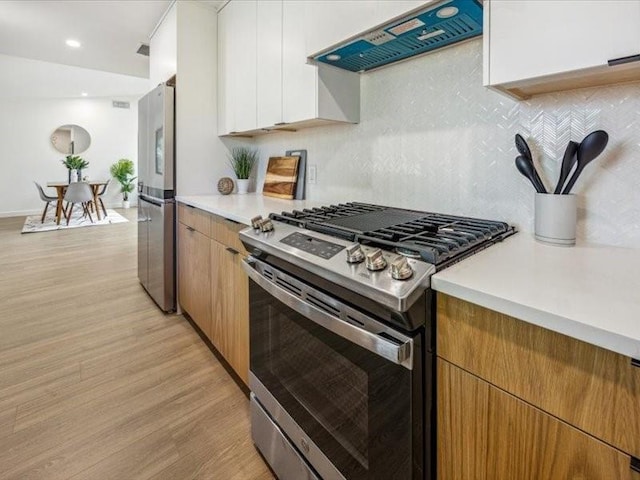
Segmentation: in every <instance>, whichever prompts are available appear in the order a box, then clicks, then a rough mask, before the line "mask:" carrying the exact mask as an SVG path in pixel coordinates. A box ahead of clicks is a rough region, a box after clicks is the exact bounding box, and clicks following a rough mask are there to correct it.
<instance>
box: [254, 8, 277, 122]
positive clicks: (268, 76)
mask: <svg viewBox="0 0 640 480" xmlns="http://www.w3.org/2000/svg"><path fill="white" fill-rule="evenodd" d="M257 17H258V25H257V41H258V46H257V55H258V58H257V107H258V111H257V118H258V122H257V124H258V127H259V128H260V127H268V126H271V125H276V124H278V123H281V122H282V0H260V1H259V2H258V10H257Z"/></svg>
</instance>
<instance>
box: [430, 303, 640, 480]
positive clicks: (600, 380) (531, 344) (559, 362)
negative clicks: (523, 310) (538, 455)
mask: <svg viewBox="0 0 640 480" xmlns="http://www.w3.org/2000/svg"><path fill="white" fill-rule="evenodd" d="M437 318H438V320H437V322H438V325H437V352H438V356H440V357H442V358H444V359H446V360H448V361H449V362H451V363H453V364H455V365H458V366H460V367H461V368H463V369H465V370H467V371H469V372H471V373H473V374H475V375H477V376H478V377H480V378H482V379H485V380H486V381H488V382H489V383H491V384H493V385H496V386H497V387H499V388H501V389H503V390H505V391H507V392H509V393H512V394H514V395H515V396H517V397H519V398H521V399H523V400H525V401H526V402H528V403H531V404H532V405H535V406H536V407H539V408H540V409H542V410H544V411H546V412H548V413H550V414H552V415H554V416H556V417H558V418H560V419H562V420H564V421H566V422H567V423H569V424H571V425H575V426H576V427H578V428H580V429H582V430H584V431H585V432H588V433H590V434H592V435H594V436H595V437H597V438H600V439H602V440H603V441H605V442H607V443H609V444H611V445H613V446H615V447H617V448H619V449H621V450H622V451H624V452H627V453H629V454H631V455H633V456H635V457H640V368H638V367H634V366H632V365H631V359H630V358H628V357H625V356H623V355H619V354H617V353H614V352H611V351H609V350H605V349H602V348H599V347H596V346H593V345H590V344H587V343H585V342H582V341H579V340H575V339H572V338H570V337H567V336H565V335H561V334H558V333H555V332H551V331H549V330H546V329H543V328H541V327H538V326H535V325H531V324H529V323H526V322H523V321H520V320H517V319H515V318H512V317H509V316H507V315H502V314H500V313H497V312H494V311H491V310H488V309H486V308H483V307H480V306H477V305H474V304H471V303H468V302H465V301H463V300H459V299H456V298H453V297H449V296H447V295H442V294H438V317H437ZM558 478H561V477H558ZM610 478H616V477H610Z"/></svg>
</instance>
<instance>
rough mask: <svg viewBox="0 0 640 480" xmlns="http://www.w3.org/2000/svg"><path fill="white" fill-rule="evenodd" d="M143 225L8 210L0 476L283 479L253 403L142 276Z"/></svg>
mask: <svg viewBox="0 0 640 480" xmlns="http://www.w3.org/2000/svg"><path fill="white" fill-rule="evenodd" d="M121 213H124V214H125V215H126V216H127V217H128V218H129V219H130V220H131V222H129V223H125V224H116V225H108V226H100V227H91V228H80V229H73V230H64V231H57V232H46V233H30V234H25V235H21V234H20V230H21V228H22V223H23V221H24V219H23V218H9V219H6V218H5V219H0V307H1V308H0V479H20V480H24V479H69V478H72V479H74V480H79V479H89V480H93V479H109V480H111V479H114V480H128V479H134V478H135V479H171V480H182V479H194V478H198V479H216V480H217V479H221V480H222V479H224V480H229V479H233V480H244V479H247V480H254V479H256V480H258V479H272V478H273V477H272V475H271V473H270V472H269V470H268V469H267V467H266V466H265V464H264V462H263V460H262V459H261V457H260V456H259V455H258V453H257V451H256V450H255V448H254V446H253V444H252V442H251V438H250V433H249V411H248V400H247V398H246V396H245V395H244V393H243V392H242V391H241V390H240V388H239V387H238V386H237V385H236V384H235V383H234V381H233V380H232V379H231V377H230V376H229V375H228V374H227V372H226V371H225V369H224V368H223V366H222V365H221V364H220V363H219V361H218V360H217V359H216V358H215V357H214V355H213V354H212V353H211V351H210V350H209V349H208V348H207V346H206V345H205V344H204V343H203V342H202V340H201V339H200V337H199V336H198V335H197V334H196V332H195V331H194V330H193V328H192V327H191V325H190V324H189V323H188V322H187V320H185V318H184V317H182V316H179V315H164V314H162V312H160V310H159V309H158V308H157V307H156V306H155V304H154V303H153V302H152V301H151V300H150V299H149V298H148V296H147V295H146V294H145V293H144V291H143V289H142V287H141V286H140V285H139V283H138V280H137V272H136V269H137V263H136V262H137V261H136V255H137V253H136V222H135V215H136V212H135V209H131V210H129V211H121Z"/></svg>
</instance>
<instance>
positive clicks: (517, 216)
mask: <svg viewBox="0 0 640 480" xmlns="http://www.w3.org/2000/svg"><path fill="white" fill-rule="evenodd" d="M361 81H362V83H361V86H362V93H361V102H362V107H361V122H360V124H358V125H346V126H345V125H338V126H330V127H322V128H315V129H308V130H301V131H299V132H296V133H287V134H283V133H274V134H271V135H266V136H263V137H259V138H257V139H256V140H255V144H256V146H258V148H259V149H260V152H261V159H262V160H261V161H262V163H263V164H262V165H261V167H262V168H261V169H260V172H263V171H264V170H265V168H266V167H265V164H266V159H267V158H268V157H269V156H271V155H281V154H283V153H284V151H285V150H288V149H297V148H306V149H307V150H308V154H309V160H308V161H309V163H310V164H316V165H317V167H318V183H317V185H310V186H309V187H308V193H307V198H310V199H314V200H320V201H326V202H337V201H354V200H355V201H364V202H375V203H380V204H386V205H394V206H399V207H407V208H415V209H421V210H429V211H437V212H445V213H451V214H460V215H473V216H478V217H485V218H491V219H501V220H505V221H507V222H510V223H513V224H515V225H517V226H518V227H519V228H520V229H521V230H525V231H532V230H533V213H534V212H533V201H534V190H533V188H532V187H531V185H530V184H529V182H528V181H527V180H526V179H524V177H522V176H521V175H520V174H519V173H518V172H517V170H516V168H515V166H514V158H515V157H516V155H517V152H516V149H515V146H514V142H513V138H514V135H515V134H516V133H517V132H519V133H520V134H522V135H523V136H524V137H525V138H526V139H527V140H528V142H529V145H530V147H531V150H532V151H533V154H534V159H535V160H536V162H537V164H538V165H539V169H540V170H541V172H540V173H541V176H542V177H543V180H544V181H545V182H546V184H547V186H548V187H551V186H552V185H555V181H556V180H557V178H558V172H559V169H560V162H561V160H562V155H563V152H564V148H565V146H566V144H567V142H568V141H569V140H575V141H580V140H582V138H583V137H584V136H585V135H586V134H587V133H589V132H590V131H593V130H597V129H604V130H606V131H607V132H608V133H609V135H610V140H609V146H608V147H607V149H606V150H605V152H604V153H603V155H602V156H601V157H599V158H598V159H597V160H596V161H595V162H594V163H592V164H591V165H589V167H587V169H585V171H584V172H583V175H582V177H581V179H580V180H579V181H578V183H577V184H576V187H575V188H574V191H575V193H578V194H579V195H580V197H579V225H578V236H579V239H580V240H583V241H588V242H594V243H603V244H610V245H620V246H629V247H640V83H634V84H627V85H622V86H614V87H606V88H596V89H583V90H575V91H571V92H563V93H557V94H550V95H544V96H540V97H535V98H533V99H531V100H529V101H525V102H516V101H515V100H511V99H510V98H507V97H505V96H503V95H501V94H498V93H496V92H493V91H491V90H489V89H486V88H484V87H483V86H482V42H481V41H480V40H474V41H472V42H469V43H465V44H462V45H459V46H456V47H453V48H450V49H446V50H443V51H441V52H438V53H435V54H432V55H427V56H424V57H421V58H416V59H412V60H410V61H407V62H404V63H401V64H397V65H393V66H391V67H388V68H385V69H382V70H380V71H377V72H372V73H368V74H365V75H363V76H362V79H361ZM262 175H263V173H261V174H260V176H259V178H258V182H257V183H258V185H261V184H262Z"/></svg>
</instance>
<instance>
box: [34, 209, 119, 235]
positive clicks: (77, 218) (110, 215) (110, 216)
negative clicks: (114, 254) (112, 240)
mask: <svg viewBox="0 0 640 480" xmlns="http://www.w3.org/2000/svg"><path fill="white" fill-rule="evenodd" d="M52 210H53V212H47V216H46V217H45V219H44V223H40V219H41V218H42V215H31V216H29V217H27V218H26V219H25V221H24V226H23V227H22V233H36V232H51V231H53V230H64V229H67V228H80V227H94V226H97V225H111V224H113V223H125V222H128V221H129V220H127V219H126V218H124V217H123V216H122V215H120V214H119V213H118V212H116V211H115V210H111V209H107V216H106V217H102V212H101V215H100V216H101V217H102V219H101V220H100V221H98V219H97V218H96V215H95V213H92V214H91V216H92V217H93V223H91V220H89V217H83V216H82V208H80V207H76V208H74V209H73V210H74V211H73V214H72V215H71V220H70V221H69V225H67V220H66V219H64V218H62V219H61V220H60V225H56V216H55V208H54V209H52Z"/></svg>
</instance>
